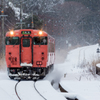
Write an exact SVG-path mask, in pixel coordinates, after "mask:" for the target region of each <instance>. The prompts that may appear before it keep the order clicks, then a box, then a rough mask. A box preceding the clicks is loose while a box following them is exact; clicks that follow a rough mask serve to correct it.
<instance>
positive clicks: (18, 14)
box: [9, 2, 29, 19]
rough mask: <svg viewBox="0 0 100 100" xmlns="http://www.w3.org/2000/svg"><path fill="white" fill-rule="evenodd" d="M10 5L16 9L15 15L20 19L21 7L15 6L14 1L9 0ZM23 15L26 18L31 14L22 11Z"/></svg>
mask: <svg viewBox="0 0 100 100" xmlns="http://www.w3.org/2000/svg"><path fill="white" fill-rule="evenodd" d="M9 6H10V7H11V8H12V9H13V10H14V12H15V16H16V17H17V18H18V19H20V8H18V7H15V6H14V5H13V3H12V2H9ZM22 16H23V17H24V18H27V17H28V16H29V15H28V14H26V13H22Z"/></svg>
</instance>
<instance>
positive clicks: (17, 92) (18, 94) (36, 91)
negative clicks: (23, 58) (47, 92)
mask: <svg viewBox="0 0 100 100" xmlns="http://www.w3.org/2000/svg"><path fill="white" fill-rule="evenodd" d="M35 83H36V82H34V81H33V90H35V93H37V95H39V96H40V97H41V98H42V99H40V100H47V99H46V98H45V97H44V96H43V95H42V94H41V93H40V92H39V90H38V89H37V88H36V86H35ZM20 84H21V81H18V82H17V83H16V85H15V93H16V96H17V98H18V99H19V100H22V99H21V95H20V93H19V91H18V85H20ZM23 85H24V84H23ZM27 95H30V94H27ZM33 95H34V93H33ZM33 99H34V98H33Z"/></svg>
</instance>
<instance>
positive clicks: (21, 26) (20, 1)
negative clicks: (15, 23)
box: [20, 1, 22, 29]
mask: <svg viewBox="0 0 100 100" xmlns="http://www.w3.org/2000/svg"><path fill="white" fill-rule="evenodd" d="M20 23H21V24H20V28H21V29H22V1H20Z"/></svg>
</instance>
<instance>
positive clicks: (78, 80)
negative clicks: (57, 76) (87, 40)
mask: <svg viewBox="0 0 100 100" xmlns="http://www.w3.org/2000/svg"><path fill="white" fill-rule="evenodd" d="M97 48H98V44H96V45H92V46H86V47H82V48H77V49H75V50H72V51H70V52H69V54H68V56H67V58H66V60H65V62H64V63H63V64H62V65H61V66H62V69H63V77H62V78H61V80H60V85H61V86H62V87H63V88H64V89H65V90H66V91H67V92H68V93H76V94H77V98H78V99H79V100H100V76H99V75H96V67H95V64H92V63H93V62H96V60H99V56H98V54H97V53H96V50H97Z"/></svg>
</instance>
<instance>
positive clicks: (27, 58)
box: [5, 29, 55, 79]
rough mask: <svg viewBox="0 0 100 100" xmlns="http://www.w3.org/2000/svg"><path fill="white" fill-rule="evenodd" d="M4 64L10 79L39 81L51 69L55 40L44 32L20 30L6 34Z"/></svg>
mask: <svg viewBox="0 0 100 100" xmlns="http://www.w3.org/2000/svg"><path fill="white" fill-rule="evenodd" d="M5 43H6V50H5V54H6V64H7V69H8V75H9V77H10V78H11V79H39V78H43V77H45V75H46V74H47V73H48V72H49V71H50V70H52V69H53V65H54V59H55V39H54V38H53V37H51V36H50V35H49V34H47V33H46V32H44V31H40V30H33V29H20V30H15V31H10V32H7V33H6V38H5Z"/></svg>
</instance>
